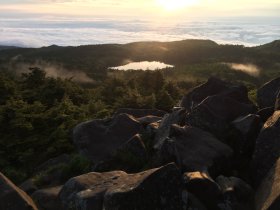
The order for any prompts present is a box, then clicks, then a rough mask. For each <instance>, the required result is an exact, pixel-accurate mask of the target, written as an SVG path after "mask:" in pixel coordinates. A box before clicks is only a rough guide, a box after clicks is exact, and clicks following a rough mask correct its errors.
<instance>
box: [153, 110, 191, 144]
mask: <svg viewBox="0 0 280 210" xmlns="http://www.w3.org/2000/svg"><path fill="white" fill-rule="evenodd" d="M185 117H186V110H185V109H181V108H179V109H176V110H174V111H173V112H172V113H170V114H166V115H165V116H164V117H163V119H162V120H161V122H160V124H159V127H158V129H157V131H156V134H155V139H154V148H155V149H158V148H160V147H161V145H162V143H163V142H164V140H165V139H166V137H168V136H169V133H170V128H171V126H172V125H173V124H177V125H184V124H185Z"/></svg>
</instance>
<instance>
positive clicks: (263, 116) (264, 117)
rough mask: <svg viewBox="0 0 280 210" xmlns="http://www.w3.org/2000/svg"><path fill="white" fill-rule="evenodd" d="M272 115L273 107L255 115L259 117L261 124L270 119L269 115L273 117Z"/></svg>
mask: <svg viewBox="0 0 280 210" xmlns="http://www.w3.org/2000/svg"><path fill="white" fill-rule="evenodd" d="M273 113H274V107H273V106H271V107H266V108H263V109H261V110H259V111H258V112H257V115H259V116H260V118H261V119H262V122H263V123H265V122H266V121H267V120H268V118H270V117H271V115H273Z"/></svg>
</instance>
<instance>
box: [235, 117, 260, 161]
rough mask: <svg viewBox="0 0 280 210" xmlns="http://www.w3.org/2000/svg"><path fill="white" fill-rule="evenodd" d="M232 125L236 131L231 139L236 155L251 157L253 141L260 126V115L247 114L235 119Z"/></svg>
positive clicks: (253, 146)
mask: <svg viewBox="0 0 280 210" xmlns="http://www.w3.org/2000/svg"><path fill="white" fill-rule="evenodd" d="M231 124H232V126H233V127H234V128H235V129H236V131H237V132H238V137H239V138H235V139H233V141H234V142H232V146H233V148H234V149H235V152H236V153H238V155H241V156H243V157H246V158H251V156H252V154H253V152H254V148H255V141H256V138H257V137H258V134H259V132H260V129H261V127H262V124H261V119H260V116H258V115H255V114H249V115H246V116H242V117H239V118H237V119H235V120H234V121H233V122H232V123H231Z"/></svg>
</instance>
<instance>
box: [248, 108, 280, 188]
mask: <svg viewBox="0 0 280 210" xmlns="http://www.w3.org/2000/svg"><path fill="white" fill-rule="evenodd" d="M279 157H280V111H275V112H274V114H273V115H272V116H271V117H270V118H269V119H268V120H267V121H266V123H265V124H264V126H263V128H262V130H261V132H260V134H259V136H258V138H257V140H256V146H255V151H254V155H253V162H252V176H253V180H254V185H255V186H258V185H259V184H260V183H261V181H262V179H263V178H264V176H265V175H266V174H267V173H268V171H269V170H270V168H271V167H272V166H273V165H274V164H275V162H276V160H277V159H278V158H279Z"/></svg>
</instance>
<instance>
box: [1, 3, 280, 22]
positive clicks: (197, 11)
mask: <svg viewBox="0 0 280 210" xmlns="http://www.w3.org/2000/svg"><path fill="white" fill-rule="evenodd" d="M0 14H1V15H0V16H3V15H7V16H9V15H10V16H17V15H27V14H29V15H35V14H37V15H54V16H57V15H60V16H67V15H71V16H73V17H74V16H88V17H97V16H101V17H106V16H108V17H116V18H120V17H122V16H126V17H127V16H130V17H142V18H145V17H147V18H150V17H162V16H167V17H181V16H188V17H190V18H191V17H213V16H218V17H219V16H221V17H225V16H226V17H229V16H258V17H260V16H261V17H262V16H266V17H267V16H278V17H279V16H280V15H279V14H280V1H279V0H0Z"/></svg>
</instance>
